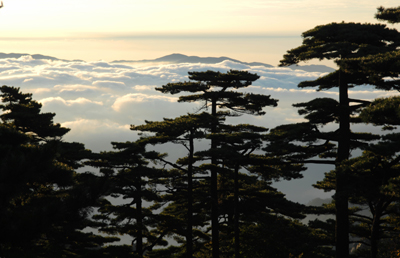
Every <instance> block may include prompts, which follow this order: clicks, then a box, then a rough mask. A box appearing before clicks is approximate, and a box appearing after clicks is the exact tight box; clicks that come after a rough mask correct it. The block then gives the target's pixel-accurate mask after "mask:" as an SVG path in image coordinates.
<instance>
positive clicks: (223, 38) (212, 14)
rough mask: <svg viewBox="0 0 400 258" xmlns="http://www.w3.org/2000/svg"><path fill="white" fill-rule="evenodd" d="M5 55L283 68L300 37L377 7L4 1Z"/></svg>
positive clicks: (350, 0)
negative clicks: (176, 56) (179, 59)
mask: <svg viewBox="0 0 400 258" xmlns="http://www.w3.org/2000/svg"><path fill="white" fill-rule="evenodd" d="M3 2H4V8H2V9H0V24H1V33H2V35H1V38H0V52H20V53H21V52H23V53H30V54H35V53H40V54H48V55H53V56H57V57H60V58H69V59H85V60H99V59H104V60H114V59H145V58H156V57H160V56H163V55H167V54H171V53H176V52H179V53H183V54H187V55H199V56H224V55H225V56H230V57H232V58H236V59H241V60H242V61H260V62H268V63H271V64H273V65H276V64H277V63H278V60H279V59H280V58H281V57H282V55H283V54H284V53H285V51H286V50H288V49H290V48H293V47H296V46H297V45H298V44H299V43H300V42H301V38H300V34H301V32H303V31H305V30H308V29H311V28H313V27H315V26H316V25H320V24H326V23H330V22H341V21H346V22H350V21H354V22H377V21H376V20H374V18H373V17H374V14H375V12H376V8H377V7H378V6H380V5H383V6H386V7H393V6H397V5H398V1H395V0H388V1H376V0H363V1H361V0H357V1H354V0H331V1H321V0H284V1H283V0H281V1H278V0H247V1H242V0H240V1H239V0H212V1H211V0H201V1H198V0H191V1H187V0H185V1H183V0H113V1H104V0H96V1H94V0H79V1H78V0H57V1H55V0H12V1H11V0H4V1H3Z"/></svg>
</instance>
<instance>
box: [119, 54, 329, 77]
mask: <svg viewBox="0 0 400 258" xmlns="http://www.w3.org/2000/svg"><path fill="white" fill-rule="evenodd" d="M226 60H228V61H232V62H236V63H240V64H244V65H250V66H265V67H274V66H273V65H270V64H265V63H261V62H251V63H248V62H242V61H239V60H236V59H233V58H230V57H225V56H221V57H198V56H186V55H183V54H177V53H175V54H171V55H166V56H163V57H159V58H156V59H145V60H115V61H112V63H173V64H177V63H203V64H216V63H220V62H223V61H226ZM288 68H290V69H293V70H303V71H307V72H323V73H325V72H328V73H330V72H333V71H335V69H333V68H331V67H328V66H325V65H291V66H289V67H288Z"/></svg>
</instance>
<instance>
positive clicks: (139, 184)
mask: <svg viewBox="0 0 400 258" xmlns="http://www.w3.org/2000/svg"><path fill="white" fill-rule="evenodd" d="M136 191H137V195H136V198H137V199H136V212H137V217H136V223H137V228H138V231H137V238H136V239H137V240H136V252H137V253H138V254H139V256H140V257H143V221H142V177H141V176H138V178H137V184H136Z"/></svg>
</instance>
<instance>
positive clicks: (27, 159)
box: [0, 86, 104, 257]
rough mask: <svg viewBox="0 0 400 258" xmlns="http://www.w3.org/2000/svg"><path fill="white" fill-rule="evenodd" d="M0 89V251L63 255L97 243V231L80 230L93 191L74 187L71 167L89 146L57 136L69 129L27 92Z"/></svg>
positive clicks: (93, 199)
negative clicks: (93, 233)
mask: <svg viewBox="0 0 400 258" xmlns="http://www.w3.org/2000/svg"><path fill="white" fill-rule="evenodd" d="M0 90H1V92H2V93H1V97H2V101H3V104H2V105H1V106H0V107H1V109H2V110H3V111H4V112H3V114H2V115H1V116H0V118H1V120H2V123H1V124H0V128H1V129H0V133H1V135H2V137H1V141H0V152H1V158H0V171H1V173H0V177H1V180H0V182H1V183H0V184H1V187H0V188H1V190H0V191H1V200H0V213H1V216H0V220H1V224H2V225H3V227H2V234H1V237H0V255H1V256H2V257H8V256H12V255H16V256H19V257H54V256H61V255H65V256H66V257H68V256H72V255H75V254H77V253H78V252H81V251H82V252H83V251H85V250H84V249H85V248H86V247H90V246H93V245H95V246H97V245H102V243H104V241H102V238H101V237H100V238H97V237H96V236H93V235H91V234H86V233H83V232H81V230H82V229H84V228H85V227H86V226H87V225H88V223H89V219H88V216H89V213H90V208H91V207H92V206H94V205H95V203H96V200H97V198H98V197H99V195H97V194H95V193H94V192H90V193H91V195H90V196H89V195H88V189H87V188H86V192H85V193H83V192H82V191H80V190H79V189H82V188H81V185H82V184H84V181H83V180H80V179H82V177H79V176H78V175H77V174H76V173H75V169H77V168H78V167H80V166H82V164H81V160H82V159H84V158H86V157H88V155H89V154H90V152H89V151H88V150H85V148H84V146H83V145H82V144H79V143H66V142H62V136H63V135H64V134H65V133H67V132H68V131H69V129H68V128H64V127H61V125H59V124H54V123H53V117H54V116H55V114H53V113H41V104H40V103H38V102H36V101H34V100H32V97H31V96H32V94H25V93H22V92H20V90H19V88H15V87H8V86H3V87H1V89H0ZM77 239H79V240H80V241H81V244H79V245H76V244H74V243H76V242H75V241H77ZM27 250H29V252H27Z"/></svg>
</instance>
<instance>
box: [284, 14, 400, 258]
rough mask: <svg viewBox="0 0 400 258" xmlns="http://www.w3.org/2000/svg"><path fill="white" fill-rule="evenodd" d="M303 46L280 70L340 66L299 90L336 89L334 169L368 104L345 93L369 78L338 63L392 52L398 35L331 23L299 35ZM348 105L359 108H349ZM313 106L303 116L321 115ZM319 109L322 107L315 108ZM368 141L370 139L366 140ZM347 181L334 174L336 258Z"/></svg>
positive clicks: (344, 250) (343, 240)
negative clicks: (325, 63)
mask: <svg viewBox="0 0 400 258" xmlns="http://www.w3.org/2000/svg"><path fill="white" fill-rule="evenodd" d="M302 36H303V44H302V45H301V46H299V47H297V48H295V49H292V50H289V51H288V53H287V54H286V55H284V59H283V60H282V61H281V66H286V65H292V64H297V63H299V62H301V61H306V60H310V59H314V58H318V59H320V60H322V59H332V60H335V61H336V63H337V64H339V69H338V70H336V71H335V72H332V73H330V74H328V75H325V76H323V77H321V78H318V79H317V80H314V81H305V82H302V83H300V84H299V87H318V90H327V89H331V88H334V87H338V88H339V102H338V105H337V109H336V113H335V118H336V121H337V122H338V124H339V129H338V131H337V132H335V133H332V134H331V138H330V139H329V140H331V141H332V140H333V141H336V142H337V144H338V149H337V155H336V158H335V164H336V167H338V166H340V164H341V163H342V162H345V161H346V160H347V159H348V158H349V155H350V151H351V149H352V148H354V147H355V146H354V145H352V133H351V130H350V120H351V117H350V115H351V114H352V112H354V110H356V109H357V108H360V107H362V106H365V105H367V104H368V102H366V101H362V100H354V99H351V98H349V97H348V89H349V88H351V87H354V86H359V85H364V84H367V83H370V78H369V74H368V73H366V72H364V71H361V70H353V71H349V70H345V69H344V68H342V67H341V66H340V64H341V62H343V61H345V60H347V59H351V58H360V57H364V56H367V55H371V54H379V53H385V52H390V51H393V50H395V49H396V48H397V46H398V43H399V41H398V39H399V36H400V34H399V33H398V31H397V30H394V29H388V28H386V26H385V25H382V24H359V23H344V22H343V23H331V24H327V25H322V26H317V27H315V28H314V29H311V30H309V31H306V32H304V33H303V34H302ZM376 87H377V88H380V89H385V90H391V89H393V88H395V86H394V85H390V84H380V85H376ZM350 103H357V104H358V105H355V106H351V105H350ZM313 104H314V103H312V102H308V103H303V104H302V105H301V106H300V107H303V108H304V109H303V111H302V112H303V113H304V114H309V115H310V114H313V113H317V114H318V113H320V112H317V111H319V109H315V110H313V108H314V107H313ZM317 107H318V108H321V105H318V106H317ZM367 138H370V137H367ZM347 188H348V177H347V175H346V174H344V173H341V172H340V171H337V173H336V189H335V190H336V193H335V208H336V256H337V257H340V258H344V257H348V255H349V218H348V191H347V190H346V189H347Z"/></svg>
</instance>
